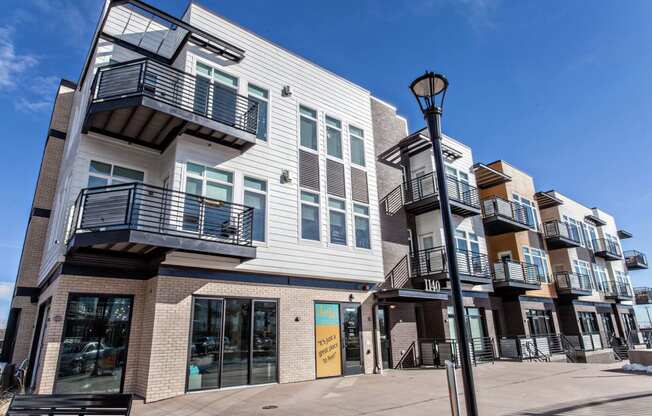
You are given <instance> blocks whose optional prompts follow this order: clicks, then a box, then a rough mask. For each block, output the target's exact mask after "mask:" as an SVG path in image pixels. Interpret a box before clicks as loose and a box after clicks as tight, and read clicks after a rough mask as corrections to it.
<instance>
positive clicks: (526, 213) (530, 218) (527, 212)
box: [512, 194, 539, 230]
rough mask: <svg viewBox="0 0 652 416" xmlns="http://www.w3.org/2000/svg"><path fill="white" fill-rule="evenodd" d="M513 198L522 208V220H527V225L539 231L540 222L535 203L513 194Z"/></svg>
mask: <svg viewBox="0 0 652 416" xmlns="http://www.w3.org/2000/svg"><path fill="white" fill-rule="evenodd" d="M512 198H513V199H514V202H515V203H516V205H518V206H519V207H520V208H521V210H522V212H523V214H522V215H523V218H522V219H523V220H525V223H526V224H527V225H528V226H529V227H530V228H532V229H533V230H538V224H539V220H538V216H537V209H536V206H535V204H534V202H532V201H530V200H529V199H527V198H523V197H522V196H519V195H517V194H513V195H512Z"/></svg>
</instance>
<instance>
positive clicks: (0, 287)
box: [0, 282, 14, 302]
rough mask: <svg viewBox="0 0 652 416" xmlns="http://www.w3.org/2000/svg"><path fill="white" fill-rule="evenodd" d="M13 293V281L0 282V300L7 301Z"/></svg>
mask: <svg viewBox="0 0 652 416" xmlns="http://www.w3.org/2000/svg"><path fill="white" fill-rule="evenodd" d="M13 295H14V284H13V282H0V302H8V301H10V300H11V297H12V296H13Z"/></svg>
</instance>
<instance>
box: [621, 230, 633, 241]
mask: <svg viewBox="0 0 652 416" xmlns="http://www.w3.org/2000/svg"><path fill="white" fill-rule="evenodd" d="M632 237H634V234H632V233H630V232H629V231H625V230H618V238H620V239H621V240H625V239H628V238H632Z"/></svg>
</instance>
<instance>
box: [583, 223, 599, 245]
mask: <svg viewBox="0 0 652 416" xmlns="http://www.w3.org/2000/svg"><path fill="white" fill-rule="evenodd" d="M581 226H582V237H583V239H584V244H583V245H584V247H586V248H588V249H589V250H593V251H597V250H598V242H597V239H598V232H597V230H596V229H595V227H594V226H593V225H591V224H587V223H586V222H582V223H581Z"/></svg>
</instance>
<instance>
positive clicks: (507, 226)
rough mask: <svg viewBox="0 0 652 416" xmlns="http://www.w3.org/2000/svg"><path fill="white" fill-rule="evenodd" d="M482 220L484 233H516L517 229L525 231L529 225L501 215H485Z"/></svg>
mask: <svg viewBox="0 0 652 416" xmlns="http://www.w3.org/2000/svg"><path fill="white" fill-rule="evenodd" d="M483 222H484V231H485V235H500V234H508V233H517V232H519V231H527V230H529V229H530V227H528V226H527V225H525V224H522V223H520V222H517V221H514V220H512V219H510V218H507V217H503V216H501V215H492V216H490V217H485V218H484V219H483Z"/></svg>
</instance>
